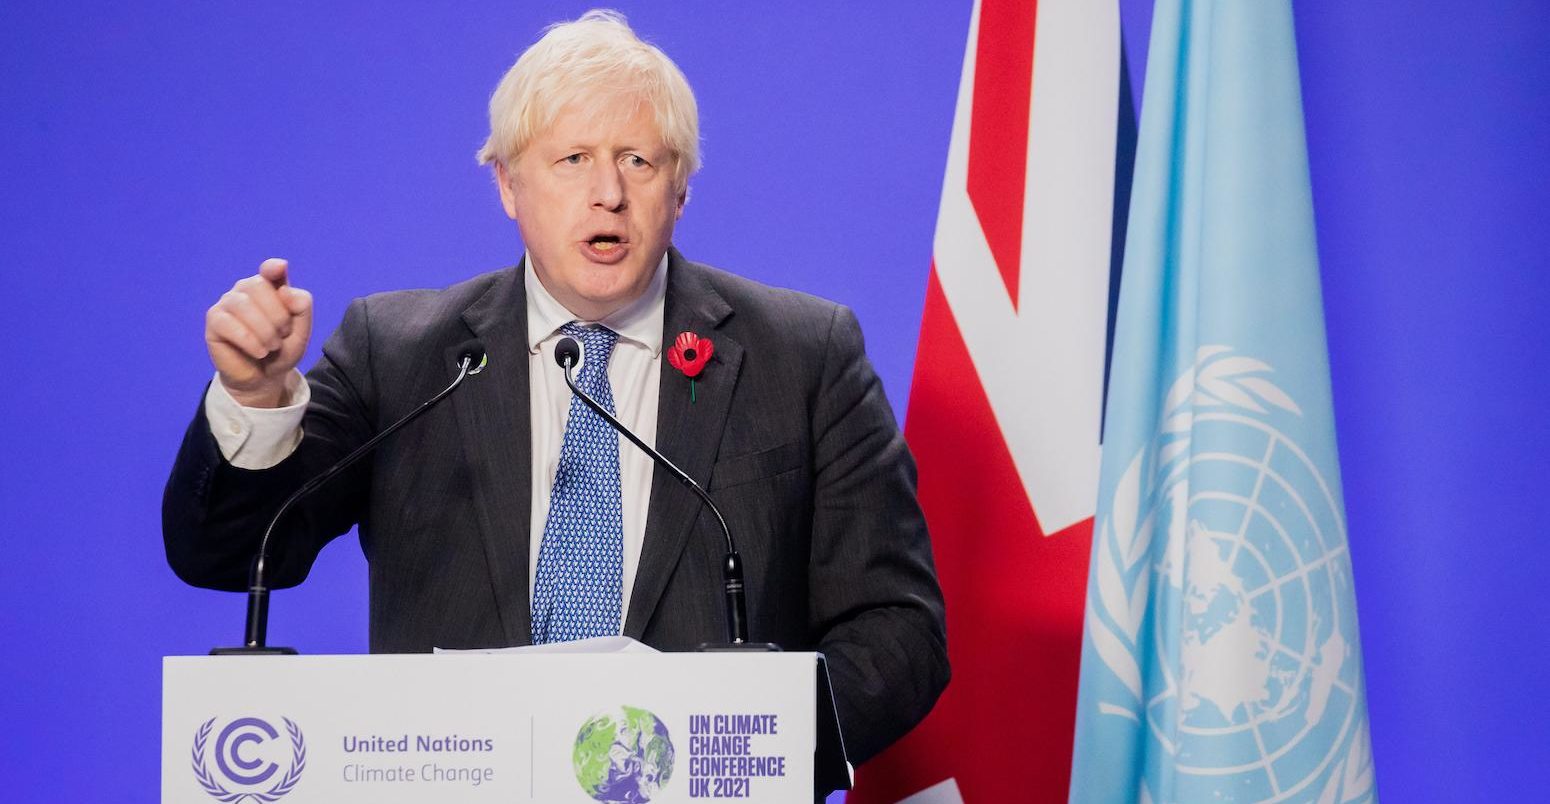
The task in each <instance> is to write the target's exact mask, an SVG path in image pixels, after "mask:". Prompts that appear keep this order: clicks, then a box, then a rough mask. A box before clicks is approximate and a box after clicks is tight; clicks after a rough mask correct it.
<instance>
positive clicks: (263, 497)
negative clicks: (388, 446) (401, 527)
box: [162, 299, 374, 591]
mask: <svg viewBox="0 0 1550 804" xmlns="http://www.w3.org/2000/svg"><path fill="white" fill-rule="evenodd" d="M366 307H367V305H366V302H365V300H363V299H357V300H356V301H354V302H353V303H351V305H350V308H349V310H348V311H347V312H346V313H345V318H344V321H343V323H341V324H340V326H339V329H338V330H337V331H335V332H334V334H333V335H332V336H331V337H330V338H329V339H328V342H327V343H325V344H324V345H323V357H322V358H321V359H320V360H319V361H318V363H317V365H315V366H313V368H312V370H311V371H309V372H308V373H307V383H308V385H309V386H310V387H311V392H312V399H311V401H310V402H309V403H308V405H307V412H306V415H305V417H304V418H303V420H302V432H303V436H302V439H301V442H300V443H299V444H298V445H297V447H296V450H295V451H294V452H292V453H291V455H290V456H289V457H287V458H286V459H285V460H283V461H281V462H280V463H278V464H276V465H275V466H273V467H270V468H268V469H260V470H249V469H242V468H239V467H236V466H233V465H232V464H231V463H229V462H228V461H227V460H226V459H225V458H224V457H223V456H222V454H221V450H220V448H219V446H218V445H217V444H216V440H215V437H214V436H213V435H212V434H211V432H210V422H209V420H208V419H207V418H206V416H205V410H204V405H203V404H201V405H200V407H199V410H198V411H197V412H196V414H195V416H194V420H193V422H192V423H190V424H189V427H188V430H187V431H186V432H185V433H184V436H183V443H182V445H181V446H180V447H179V449H178V454H177V458H176V459H175V461H174V463H173V466H172V473H171V475H170V476H169V477H168V479H167V487H166V490H165V492H164V494H163V497H162V540H163V543H164V546H165V548H166V553H167V563H168V564H169V565H170V566H171V567H172V570H173V572H174V573H176V574H177V576H178V577H179V578H181V579H182V580H184V581H185V582H187V583H189V584H192V585H194V586H201V587H205V588H210V589H223V590H229V591H240V590H243V589H246V588H247V582H248V572H249V568H250V565H251V563H252V560H253V556H254V554H255V553H256V552H257V551H258V546H259V541H260V539H261V538H262V536H263V532H264V528H265V526H267V525H268V523H269V520H270V518H271V517H273V516H274V513H275V511H276V510H278V508H279V506H280V504H281V503H282V502H283V501H284V500H285V499H286V498H287V497H289V496H290V495H291V493H293V492H294V491H296V489H298V488H300V487H301V485H302V484H303V483H305V482H306V481H307V480H309V479H310V478H312V477H314V476H316V475H318V474H320V473H321V472H322V471H323V470H325V469H326V468H328V466H330V465H331V464H333V463H334V462H335V461H337V460H338V459H339V458H341V457H343V456H344V455H346V454H348V453H349V451H350V450H352V449H354V448H355V447H356V446H358V445H360V444H361V443H364V442H365V441H366V440H367V439H369V438H370V437H371V435H372V432H373V430H374V422H373V415H372V410H373V409H374V396H373V393H374V392H373V388H372V383H371V377H372V372H371V348H370V340H371V338H370V325H369V318H368V314H367V309H366ZM369 464H370V462H369V461H363V462H361V463H359V464H357V465H356V466H355V467H352V468H351V469H349V470H346V471H345V472H344V473H342V474H340V475H339V476H337V477H335V478H334V479H332V480H331V481H329V485H328V486H327V487H326V488H324V489H321V490H319V492H318V493H317V494H314V495H312V496H311V497H309V498H308V499H306V500H303V501H302V502H300V503H298V504H297V505H296V506H293V507H292V509H291V511H290V512H289V513H287V514H286V515H285V517H284V518H283V519H282V520H281V521H280V522H279V523H278V524H277V526H276V527H275V533H274V536H273V537H272V540H271V543H270V550H269V553H270V559H269V563H268V574H269V578H270V585H271V586H272V587H274V588H283V587H288V586H295V585H296V584H299V583H301V582H302V581H303V580H305V579H306V577H307V573H308V572H309V571H310V570H311V569H312V562H313V561H314V560H315V559H316V558H317V555H318V552H319V551H320V550H322V549H323V546H324V545H325V544H327V543H328V542H329V541H330V540H332V539H333V538H334V537H336V536H339V535H340V534H343V533H345V532H347V531H349V529H350V528H351V527H353V526H354V525H355V524H356V523H357V522H358V521H359V520H360V518H361V515H362V512H363V511H364V510H365V503H366V496H367V492H368V490H369V486H370V466H369Z"/></svg>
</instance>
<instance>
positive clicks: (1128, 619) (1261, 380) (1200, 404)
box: [1087, 346, 1302, 722]
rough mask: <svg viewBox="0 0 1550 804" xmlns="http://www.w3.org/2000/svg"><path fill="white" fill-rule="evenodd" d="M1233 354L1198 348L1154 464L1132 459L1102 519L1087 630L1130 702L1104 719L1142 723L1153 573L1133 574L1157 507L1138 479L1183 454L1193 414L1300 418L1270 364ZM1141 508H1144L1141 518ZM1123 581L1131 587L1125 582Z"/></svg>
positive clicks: (1172, 392) (1179, 385)
mask: <svg viewBox="0 0 1550 804" xmlns="http://www.w3.org/2000/svg"><path fill="white" fill-rule="evenodd" d="M1231 352H1232V349H1231V348H1230V347H1227V346H1202V347H1200V349H1199V350H1197V351H1196V353H1195V363H1194V365H1192V366H1190V368H1189V369H1188V370H1186V371H1185V372H1184V373H1183V374H1182V375H1180V376H1179V378H1178V379H1177V380H1175V381H1174V383H1173V385H1172V386H1171V387H1170V388H1169V389H1168V394H1167V396H1166V397H1165V398H1164V403H1163V416H1162V425H1161V427H1160V429H1159V432H1158V435H1157V438H1156V442H1155V447H1156V456H1155V464H1150V465H1149V464H1148V462H1147V458H1148V455H1149V453H1151V452H1152V451H1153V449H1152V447H1151V446H1148V447H1143V448H1142V449H1141V450H1140V451H1139V452H1137V453H1136V456H1135V457H1134V458H1132V459H1131V461H1130V463H1129V465H1127V466H1126V467H1125V471H1124V472H1122V473H1121V474H1120V478H1119V482H1118V483H1116V484H1115V487H1114V495H1113V499H1112V500H1111V501H1110V505H1109V511H1108V514H1107V515H1106V516H1104V517H1103V520H1102V522H1101V523H1100V524H1099V527H1098V532H1097V534H1096V536H1097V537H1098V538H1100V539H1101V540H1102V542H1101V544H1100V546H1099V548H1098V550H1097V551H1096V556H1095V557H1096V559H1097V577H1096V581H1097V590H1098V594H1097V603H1098V604H1099V605H1101V606H1102V609H1103V613H1104V614H1105V615H1107V619H1104V618H1102V617H1099V616H1098V613H1097V611H1095V610H1094V608H1093V602H1094V601H1093V599H1092V598H1091V597H1089V598H1088V605H1087V621H1088V622H1090V623H1092V624H1093V626H1094V627H1092V628H1090V629H1088V633H1089V634H1090V635H1091V636H1092V640H1093V647H1094V648H1095V649H1096V650H1097V652H1098V656H1099V658H1101V659H1102V660H1103V663H1104V665H1106V666H1107V667H1108V668H1109V671H1110V672H1112V673H1113V674H1114V677H1115V678H1117V679H1118V680H1119V682H1120V683H1121V684H1123V685H1124V687H1125V689H1126V690H1127V691H1129V692H1130V695H1131V697H1132V698H1133V704H1132V705H1121V704H1116V703H1112V702H1108V701H1104V702H1100V703H1099V704H1098V709H1099V711H1100V712H1102V713H1105V714H1111V715H1118V716H1121V717H1126V718H1129V719H1131V720H1135V721H1136V722H1140V720H1141V712H1140V709H1141V704H1142V701H1143V698H1142V689H1141V665H1140V661H1139V659H1138V654H1139V652H1140V643H1139V631H1140V629H1141V622H1142V620H1143V619H1144V618H1145V616H1146V605H1147V601H1148V599H1149V595H1150V593H1151V580H1152V573H1150V572H1146V571H1144V570H1143V571H1139V572H1138V571H1137V570H1138V568H1141V564H1142V563H1143V562H1144V561H1145V560H1146V559H1147V557H1148V556H1150V555H1151V552H1152V537H1153V534H1154V532H1155V531H1156V529H1157V527H1158V523H1157V522H1156V510H1157V506H1156V505H1155V504H1151V497H1152V495H1153V493H1154V489H1153V488H1151V486H1152V485H1153V484H1151V483H1149V484H1148V488H1147V489H1146V490H1145V492H1146V493H1144V494H1143V488H1142V477H1143V474H1145V477H1146V479H1147V480H1149V481H1150V480H1154V479H1156V478H1157V477H1158V475H1159V472H1160V470H1162V469H1165V468H1167V467H1169V466H1170V465H1171V464H1173V463H1174V461H1176V460H1177V459H1178V458H1179V457H1180V456H1182V455H1184V454H1186V453H1187V452H1188V451H1189V445H1190V432H1191V430H1192V428H1193V426H1194V416H1195V414H1194V411H1195V410H1196V409H1197V408H1212V407H1228V408H1239V409H1244V410H1248V411H1252V412H1254V413H1258V414H1265V413H1267V412H1268V409H1267V408H1266V407H1265V404H1269V405H1272V406H1274V407H1277V408H1281V409H1282V410H1286V411H1288V412H1290V413H1293V414H1295V415H1299V416H1300V415H1302V411H1301V409H1299V408H1298V407H1297V404H1296V403H1295V402H1293V401H1292V398H1291V397H1290V396H1288V395H1287V394H1286V392H1285V391H1283V390H1281V388H1280V387H1279V386H1277V385H1276V384H1275V383H1273V382H1271V381H1270V380H1269V379H1267V378H1266V377H1264V376H1262V375H1264V374H1269V373H1271V372H1272V369H1271V368H1270V366H1269V365H1268V364H1266V363H1264V362H1262V361H1259V360H1255V359H1254V358H1251V357H1243V356H1239V355H1232V354H1231ZM1262 403H1265V404H1262ZM1143 470H1145V471H1144V472H1143ZM1171 493H1172V494H1173V495H1175V496H1176V497H1178V496H1183V495H1185V494H1187V490H1186V489H1184V488H1182V487H1175V488H1174V489H1173V491H1172V492H1171ZM1143 504H1146V508H1147V509H1148V510H1147V511H1146V515H1145V516H1144V517H1143V516H1142V508H1143ZM1185 504H1186V501H1185V500H1183V499H1175V500H1174V508H1175V509H1176V510H1178V511H1182V510H1183V507H1182V506H1184V505H1185ZM1170 524H1176V523H1164V524H1163V525H1162V527H1168V526H1169V525H1170ZM1127 578H1130V579H1131V580H1128V581H1127V580H1126V579H1127Z"/></svg>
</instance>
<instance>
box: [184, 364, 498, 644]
mask: <svg viewBox="0 0 1550 804" xmlns="http://www.w3.org/2000/svg"><path fill="white" fill-rule="evenodd" d="M453 351H455V352H456V353H457V355H458V358H457V367H458V371H457V377H456V378H454V379H453V380H452V384H451V385H448V386H447V387H446V388H445V389H443V390H442V391H441V392H440V393H438V394H436V395H435V396H433V397H431V398H430V399H428V400H426V401H425V403H424V404H421V405H420V406H419V407H417V408H415V409H414V410H412V411H410V412H409V413H408V415H406V416H404V417H403V418H401V419H399V420H398V421H396V422H393V423H392V424H390V425H388V427H387V429H385V430H383V431H382V432H380V433H377V434H376V435H374V436H372V437H371V439H370V440H368V441H367V442H366V443H364V444H362V445H360V446H359V447H356V448H355V449H354V451H352V452H351V453H350V454H349V455H346V456H344V457H343V458H341V459H339V462H338V463H335V464H334V465H333V466H330V467H328V468H327V469H325V470H323V473H322V474H320V475H318V476H317V477H314V478H312V479H311V480H308V481H307V482H306V483H303V484H302V486H301V488H299V489H297V490H296V491H295V492H294V493H293V494H291V496H289V497H287V498H285V502H283V503H281V504H280V508H279V510H277V511H275V513H274V517H273V518H271V519H270V520H269V526H268V527H266V528H264V537H263V538H262V539H260V540H259V542H258V555H256V556H254V557H253V569H252V571H251V573H250V574H249V576H248V615H247V625H246V628H245V632H244V637H243V644H242V646H241V647H237V648H214V649H212V650H211V651H210V655H212V656H230V655H255V654H256V655H287V654H290V655H293V654H295V653H296V649H295V648H278V647H269V646H268V645H267V644H265V643H266V640H267V639H268V632H269V587H268V586H266V585H265V583H264V570H265V564H266V563H267V561H268V559H269V539H270V537H271V536H273V535H274V528H275V525H277V524H279V522H280V518H281V517H283V516H285V512H286V511H289V510H290V508H291V506H292V505H294V504H296V502H297V501H299V500H300V499H301V498H303V497H306V496H307V495H309V494H311V493H312V492H314V491H317V490H318V489H319V488H320V487H322V486H323V484H325V483H327V482H328V481H330V480H332V479H333V478H334V477H335V476H337V475H338V474H339V473H340V472H342V471H344V470H345V469H347V468H349V467H350V465H351V464H354V463H355V462H356V461H358V460H360V459H361V458H363V457H365V456H366V455H367V453H369V452H371V451H372V450H373V449H375V448H376V446H377V444H379V443H381V442H382V440H383V439H384V438H387V437H388V436H390V435H392V434H394V433H396V432H398V431H399V430H400V429H402V428H403V427H404V425H406V424H408V423H410V422H412V421H414V420H415V419H418V418H420V416H422V415H424V413H425V412H426V411H428V410H430V409H431V408H433V407H435V406H436V404H437V403H439V402H440V401H441V400H443V399H446V398H447V397H448V396H450V395H451V394H452V392H453V391H456V390H457V389H458V386H460V385H462V384H463V380H466V379H468V378H469V377H472V376H473V375H475V374H478V373H479V372H481V371H484V369H485V366H487V365H488V364H489V362H490V356H489V355H488V354H486V353H485V351H484V344H482V343H480V342H479V341H478V340H477V339H469V340H467V341H465V342H463V343H461V344H459V345H458V347H457V348H456V349H454V350H453Z"/></svg>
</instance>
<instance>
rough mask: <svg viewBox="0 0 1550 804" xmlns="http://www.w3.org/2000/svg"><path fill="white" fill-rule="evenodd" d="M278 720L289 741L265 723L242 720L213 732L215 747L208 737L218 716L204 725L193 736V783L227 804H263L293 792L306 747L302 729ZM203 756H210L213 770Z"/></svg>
mask: <svg viewBox="0 0 1550 804" xmlns="http://www.w3.org/2000/svg"><path fill="white" fill-rule="evenodd" d="M280 720H281V722H283V723H284V724H285V732H286V735H287V737H288V739H287V740H285V741H282V740H281V738H280V732H279V731H278V730H277V729H275V727H274V726H272V725H270V724H269V723H268V722H267V721H264V720H260V719H258V718H256V717H241V718H237V719H235V720H232V721H231V722H229V723H227V724H226V725H225V727H224V728H222V729H221V730H220V731H219V732H217V733H216V736H215V744H214V745H213V746H212V745H210V735H211V733H212V732H213V731H214V728H215V722H216V718H210V719H209V720H207V721H205V722H204V723H203V724H202V725H201V726H200V727H199V728H198V729H197V730H196V731H195V732H194V750H193V756H192V760H193V768H194V779H195V780H196V781H198V782H199V786H200V787H202V788H204V791H205V792H206V793H209V794H210V795H211V797H213V798H215V799H216V800H217V801H221V802H225V804H241V802H243V801H247V800H252V801H255V802H266V804H267V803H268V802H274V801H277V800H279V799H280V797H281V796H284V795H285V794H286V793H289V792H291V790H292V789H294V788H295V787H296V783H297V782H299V781H301V772H302V771H303V770H306V767H307V745H306V742H305V741H304V740H303V739H302V735H301V727H300V726H297V725H296V723H295V722H294V721H292V720H291V719H290V718H281V719H280ZM210 749H213V750H210ZM207 754H213V758H214V760H215V768H214V769H213V770H212V769H211V768H210V762H209V759H210V757H209V756H207ZM275 760H280V761H279V762H277V761H275ZM282 762H283V763H284V768H285V769H284V771H283V772H282V771H281V767H282V764H281V763H282ZM232 788H236V789H232Z"/></svg>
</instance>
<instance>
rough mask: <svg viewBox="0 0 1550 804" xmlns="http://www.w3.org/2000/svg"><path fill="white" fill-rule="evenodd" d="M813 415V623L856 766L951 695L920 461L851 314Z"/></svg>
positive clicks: (841, 326) (842, 323)
mask: <svg viewBox="0 0 1550 804" xmlns="http://www.w3.org/2000/svg"><path fill="white" fill-rule="evenodd" d="M824 354H825V363H824V368H823V382H822V386H821V390H820V392H819V394H818V399H817V402H816V407H815V410H814V430H813V439H814V453H813V454H814V468H815V473H816V481H815V484H814V485H815V488H814V499H813V540H812V567H811V584H810V589H811V595H812V608H811V611H812V617H813V620H814V624H815V626H816V627H817V630H818V633H820V634H822V635H823V636H822V638H821V640H820V649H821V650H822V651H823V652H824V653H825V655H826V656H827V657H828V660H829V669H830V674H831V676H832V677H833V680H834V687H835V695H836V698H837V699H838V700H837V703H838V708H839V715H840V723H841V724H842V726H843V728H844V731H845V743H846V748H847V750H848V752H849V754H850V756H851V759H852V761H853V762H857V763H860V762H863V761H865V760H867V759H870V758H871V757H872V756H874V755H875V754H877V753H878V752H880V751H881V750H882V749H884V748H886V747H887V746H888V745H889V744H891V743H892V742H894V741H895V740H897V739H898V738H900V737H902V736H903V735H904V734H905V732H907V731H908V730H909V729H910V728H912V727H913V726H914V725H915V724H916V723H919V722H920V721H921V720H922V719H923V718H924V717H925V716H926V714H927V713H928V712H930V711H931V707H932V705H933V704H935V703H936V699H937V697H938V696H939V695H940V694H941V692H942V690H943V688H944V687H946V686H947V681H948V677H949V669H948V662H947V636H946V623H945V619H944V617H945V615H944V610H943V604H942V591H941V588H940V587H939V586H938V585H937V581H936V571H935V566H934V564H933V561H932V557H931V542H930V538H929V536H928V534H927V532H926V523H925V517H924V516H923V515H922V513H921V510H920V505H919V503H918V502H917V501H916V499H915V463H914V460H913V458H911V456H910V453H909V448H908V447H907V446H906V445H905V443H904V437H903V435H902V434H901V433H900V432H899V428H898V425H897V424H896V422H895V421H894V418H893V411H892V409H891V408H890V407H889V405H888V400H887V399H886V398H885V397H884V395H883V389H882V383H881V381H879V380H878V378H877V374H876V373H875V372H874V371H873V370H872V366H871V363H870V362H869V361H868V360H867V358H866V354H865V351H864V348H863V344H862V338H861V329H860V326H859V325H858V324H857V323H856V319H855V316H854V315H852V314H851V312H850V311H849V310H847V309H845V308H837V311H836V313H835V317H834V320H833V322H832V325H831V330H830V336H829V344H828V347H827V349H826V350H825V352H824Z"/></svg>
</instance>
